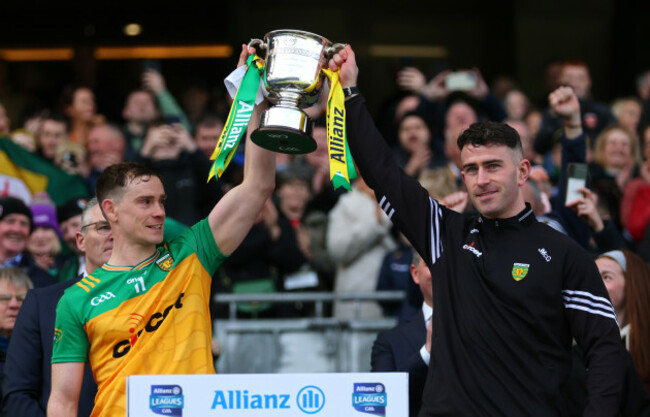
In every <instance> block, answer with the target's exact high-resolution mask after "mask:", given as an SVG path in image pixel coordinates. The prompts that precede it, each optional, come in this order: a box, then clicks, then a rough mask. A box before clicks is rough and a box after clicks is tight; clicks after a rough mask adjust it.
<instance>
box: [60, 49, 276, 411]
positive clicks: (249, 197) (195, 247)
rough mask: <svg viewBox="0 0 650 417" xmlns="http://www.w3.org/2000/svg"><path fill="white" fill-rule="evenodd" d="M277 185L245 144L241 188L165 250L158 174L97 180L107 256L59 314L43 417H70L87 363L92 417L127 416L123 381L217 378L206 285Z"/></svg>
mask: <svg viewBox="0 0 650 417" xmlns="http://www.w3.org/2000/svg"><path fill="white" fill-rule="evenodd" d="M247 55H248V50H247V49H245V48H243V50H242V56H247ZM240 62H241V57H240ZM260 110H261V109H259V108H256V111H255V113H254V114H253V116H252V118H251V120H253V121H256V120H259V111H260ZM256 113H257V114H256ZM249 132H250V130H249ZM274 185H275V157H274V154H273V153H271V152H269V151H266V150H263V149H261V148H259V147H257V146H256V145H255V144H254V143H252V142H251V141H250V139H249V138H247V142H246V162H245V165H244V180H243V182H242V183H241V184H240V185H239V186H237V187H235V188H233V189H232V190H230V191H229V192H228V193H226V195H225V196H224V197H223V198H222V199H221V200H220V201H219V203H217V204H216V206H215V207H214V209H213V210H212V212H211V213H210V214H209V215H208V217H207V218H206V219H204V220H202V221H200V222H199V223H197V224H196V225H194V226H193V227H192V228H191V229H190V230H188V231H187V232H185V233H183V234H182V235H181V236H179V237H177V238H175V239H172V240H170V241H169V242H163V222H164V220H165V207H164V201H165V198H166V196H165V190H164V188H163V185H162V182H161V180H160V178H159V177H158V176H157V175H156V173H155V172H153V171H151V170H150V169H149V168H147V167H144V166H142V165H139V164H135V163H121V164H117V165H113V166H111V167H109V168H107V169H106V170H105V171H104V172H103V173H102V174H101V176H100V178H99V180H98V183H97V199H98V200H99V202H100V205H101V208H102V211H103V213H104V215H105V217H106V219H107V220H108V222H109V223H110V226H111V230H112V233H113V239H114V244H113V253H112V255H111V257H110V260H109V261H108V262H107V263H106V264H105V265H103V266H102V267H101V268H98V269H97V270H96V271H95V272H93V273H92V274H91V275H89V276H88V277H86V278H84V279H83V280H81V281H80V282H78V283H77V284H75V285H73V286H72V287H70V288H69V289H68V290H66V292H65V294H64V296H63V297H62V298H61V301H60V302H59V304H58V306H57V319H56V329H55V342H54V349H53V355H52V363H53V365H52V394H51V397H50V401H49V403H48V416H53V417H59V416H74V415H76V410H77V401H78V396H79V386H80V383H81V379H82V375H83V368H84V362H89V364H90V366H91V368H92V370H93V374H94V377H95V380H96V382H97V385H98V393H97V397H96V399H95V409H94V410H93V413H92V416H99V415H101V416H102V417H104V416H120V417H123V416H125V415H126V392H125V391H126V376H128V375H133V374H194V373H197V374H198V373H214V364H213V362H212V353H211V330H212V328H211V322H210V314H209V301H210V299H209V298H210V277H211V276H212V274H213V273H214V272H215V271H216V269H217V268H218V266H219V265H220V263H221V262H223V260H224V259H225V258H226V257H227V256H228V255H230V254H231V253H232V252H233V251H234V250H235V249H236V248H237V246H239V244H240V243H241V241H242V240H243V239H244V237H245V236H246V234H247V233H248V231H249V229H250V228H251V226H252V225H253V223H254V222H255V220H256V219H257V217H258V214H259V212H260V211H261V209H262V207H263V205H264V202H265V201H266V200H267V198H268V197H270V195H271V193H272V192H273V188H274ZM161 242H162V243H161Z"/></svg>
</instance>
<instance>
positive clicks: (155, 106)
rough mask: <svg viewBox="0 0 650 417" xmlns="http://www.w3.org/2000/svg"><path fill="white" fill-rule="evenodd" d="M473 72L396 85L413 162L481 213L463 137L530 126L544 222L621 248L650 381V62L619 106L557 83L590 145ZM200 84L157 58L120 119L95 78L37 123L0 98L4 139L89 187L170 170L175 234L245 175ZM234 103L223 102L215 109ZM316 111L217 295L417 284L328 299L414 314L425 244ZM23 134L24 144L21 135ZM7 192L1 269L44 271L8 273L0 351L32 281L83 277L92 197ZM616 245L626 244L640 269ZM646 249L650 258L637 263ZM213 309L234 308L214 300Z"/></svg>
mask: <svg viewBox="0 0 650 417" xmlns="http://www.w3.org/2000/svg"><path fill="white" fill-rule="evenodd" d="M463 72H464V75H465V79H469V80H470V81H471V82H470V83H469V84H468V83H464V84H463V83H461V84H458V85H454V83H451V82H450V79H452V78H453V77H454V76H455V75H458V72H456V73H452V72H450V71H444V72H441V73H439V74H437V75H435V76H434V77H432V78H431V80H427V77H426V75H425V74H424V73H423V72H421V71H420V70H418V69H416V68H412V67H411V68H405V69H403V70H401V71H400V72H399V73H398V76H397V78H396V87H397V88H399V89H400V90H401V91H402V94H401V95H399V98H398V99H397V100H396V101H394V102H392V103H389V104H388V105H387V106H385V108H387V109H391V110H390V111H389V112H388V113H386V114H382V116H381V117H382V119H383V120H381V121H380V123H378V125H379V126H382V127H383V134H384V137H385V138H386V140H387V141H389V142H390V143H391V144H393V145H394V150H395V154H396V156H397V158H398V161H399V162H400V164H401V165H402V167H403V168H404V170H405V172H406V173H408V174H409V175H411V176H413V177H416V178H419V179H420V181H421V183H422V184H423V185H424V186H425V188H426V189H427V190H429V192H430V194H431V195H432V196H433V197H434V198H436V199H438V200H439V201H441V202H442V203H443V204H447V205H450V206H454V207H455V208H457V209H458V211H461V212H472V211H473V210H474V209H473V208H472V207H471V205H468V204H467V203H468V199H467V195H466V193H465V192H464V189H463V185H462V178H461V170H460V168H461V167H460V153H459V151H458V147H457V146H456V139H457V137H458V135H459V133H460V132H462V131H463V130H464V129H465V128H467V127H468V126H469V125H470V124H472V123H474V122H476V121H479V120H481V121H482V120H493V121H498V122H505V123H508V124H509V125H511V126H512V127H513V128H515V129H516V130H517V131H518V132H519V134H520V136H521V140H522V144H523V148H524V154H525V156H526V157H527V158H528V159H529V160H530V161H531V163H532V164H533V166H534V167H533V170H532V173H531V177H530V179H529V181H528V182H527V184H526V190H525V192H526V193H527V194H526V195H527V196H528V197H527V199H528V200H529V201H528V202H529V203H530V204H531V206H532V207H533V210H534V213H535V215H536V216H537V217H538V219H540V221H544V222H546V223H547V224H549V225H550V226H552V227H554V228H556V229H558V230H560V231H561V232H562V233H566V234H569V235H570V236H571V237H574V238H575V239H576V240H577V241H578V242H579V243H580V244H581V245H582V246H583V247H584V248H585V249H586V250H588V251H590V252H591V253H592V254H593V255H594V258H596V256H598V255H601V254H603V253H605V252H607V253H610V255H607V254H605V255H602V256H601V257H600V258H599V259H600V260H601V261H599V262H600V263H599V264H598V265H599V267H600V266H601V263H603V264H608V266H609V267H615V266H616V265H613V264H612V262H611V261H612V260H614V261H617V262H618V263H617V264H618V265H619V267H621V268H619V269H622V271H620V272H621V273H620V274H619V275H620V277H618V278H616V279H619V280H620V282H619V284H618V285H619V287H616V288H618V289H612V288H614V287H615V286H614V285H610V284H609V282H611V281H613V280H614V278H612V277H611V276H610V275H611V274H610V275H607V274H606V273H605V272H602V274H603V279H604V280H605V283H606V284H607V287H608V290H610V297H611V298H612V301H613V302H614V306H615V307H616V312H617V315H618V321H619V324H620V325H621V328H622V329H621V330H622V334H623V335H624V337H625V338H626V344H627V346H628V348H629V350H630V353H631V354H632V359H633V360H634V365H635V367H636V370H637V372H638V373H639V375H640V376H641V377H642V378H643V382H644V384H645V387H646V389H649V388H650V386H649V384H650V379H649V378H650V359H649V358H648V355H647V352H648V351H650V350H649V349H650V348H648V343H650V324H649V323H650V315H649V314H648V313H649V312H650V290H649V288H650V273H649V272H648V268H647V262H649V261H650V71H648V72H645V73H642V74H641V75H640V76H639V77H638V79H637V87H638V92H637V96H635V97H620V98H617V99H616V100H614V101H613V102H612V103H611V105H609V104H606V103H603V102H599V101H596V100H595V99H594V97H592V95H591V78H590V74H589V68H588V66H587V65H586V64H585V63H583V62H580V61H567V62H565V63H564V64H563V65H562V67H561V70H560V71H559V73H558V75H557V77H556V78H554V79H553V80H552V81H551V84H550V85H549V88H551V89H550V90H549V92H550V91H552V90H553V89H554V88H555V87H558V86H561V85H566V86H570V87H571V88H572V89H573V91H574V92H575V94H576V95H577V97H578V98H579V101H580V109H581V121H580V124H581V125H582V127H583V128H584V131H585V132H586V134H587V137H588V145H587V146H586V147H585V148H582V150H580V149H578V150H577V151H571V150H569V149H565V146H563V143H562V141H560V140H559V138H560V136H561V135H560V131H561V128H562V123H561V118H560V117H558V115H557V114H555V113H554V112H553V110H552V109H551V107H550V106H548V105H547V104H544V105H543V106H540V107H536V106H535V105H534V104H533V103H534V102H535V100H534V99H533V98H531V97H529V96H527V94H526V92H525V91H523V90H522V89H521V88H519V87H518V86H517V83H516V81H515V80H511V82H510V83H509V85H510V88H508V89H506V90H503V89H498V91H497V90H494V89H491V88H490V87H489V86H488V83H487V82H486V80H484V78H483V76H482V75H481V72H480V71H479V70H478V69H476V68H474V69H470V70H466V71H463ZM472 80H473V81H472ZM201 93H202V94H198V93H197V94H194V95H193V96H196V97H197V98H196V100H184V101H183V104H182V105H181V104H179V102H178V101H177V100H176V98H175V97H174V96H173V95H172V94H171V92H170V91H169V90H168V89H167V87H166V83H165V79H164V77H163V75H162V74H161V73H160V72H158V71H157V70H155V69H148V70H146V71H145V72H144V73H143V74H142V80H141V85H139V86H138V87H137V88H135V89H134V90H133V91H130V92H129V93H128V94H127V95H126V96H125V99H124V107H123V109H122V112H121V114H122V117H123V120H121V121H118V120H107V119H106V118H105V117H104V116H102V114H101V110H102V109H98V108H97V107H96V105H95V96H94V92H93V90H92V89H91V88H88V87H86V86H74V87H66V88H65V89H63V91H62V92H61V100H60V103H59V106H58V107H55V106H52V108H48V109H40V110H39V111H37V112H35V113H34V114H31V115H28V117H25V119H24V120H20V121H13V120H9V119H8V118H7V117H6V112H5V108H4V107H3V106H2V105H1V104H0V135H1V136H4V137H6V138H5V139H0V141H3V143H5V146H10V147H15V148H16V149H18V147H20V148H19V149H20V150H19V152H23V153H25V154H30V155H34V156H36V157H37V158H36V159H34V161H37V163H38V164H45V165H50V166H56V167H58V168H59V169H60V170H61V171H62V172H65V173H66V175H72V176H76V177H79V178H82V179H83V182H84V184H85V187H86V191H87V193H86V194H87V195H86V196H85V197H87V198H90V197H92V196H93V194H94V188H95V184H96V181H97V178H98V176H99V174H100V173H101V172H102V171H103V170H104V169H105V168H106V167H108V166H110V165H112V164H114V163H117V162H120V161H137V162H141V163H143V164H146V165H149V166H151V167H153V168H154V169H156V170H157V171H158V172H160V173H161V177H162V179H163V182H164V186H165V190H166V192H167V194H168V197H169V198H168V199H167V204H166V212H167V215H168V217H169V219H168V222H167V223H166V226H165V227H166V232H167V233H166V234H167V235H169V234H174V233H177V231H178V230H182V229H183V228H185V227H187V226H191V225H192V224H194V223H195V222H196V221H198V220H199V219H201V218H204V217H205V216H206V215H207V214H208V212H209V210H210V209H211V208H212V207H213V206H214V205H215V203H216V201H218V200H219V198H220V197H221V196H222V195H223V193H224V192H226V191H227V190H229V189H230V188H232V187H233V186H234V185H236V184H237V183H238V182H239V181H241V178H242V170H243V167H242V163H243V157H242V155H241V154H242V152H245V150H244V149H240V150H239V151H238V155H236V156H235V157H234V158H233V162H232V164H231V166H230V167H229V168H228V170H227V171H226V174H225V175H224V176H223V177H222V178H221V179H219V180H218V181H216V180H212V181H210V182H206V179H207V177H208V171H209V169H210V166H211V162H210V160H209V157H210V155H211V153H212V151H213V149H214V147H215V145H216V143H217V140H218V137H219V135H220V132H221V129H222V128H223V124H224V122H223V120H224V116H225V115H224V114H219V113H215V112H211V111H208V110H207V106H206V103H207V102H208V101H209V100H208V99H209V97H206V94H208V93H206V91H201ZM1 101H2V98H1V97H0V102H1ZM227 107H228V106H227V105H224V104H223V103H222V104H221V105H219V106H212V107H211V108H221V109H223V108H227ZM113 113H114V112H113ZM310 115H311V116H312V118H313V119H315V120H316V126H315V128H314V135H313V136H314V139H315V140H316V141H317V143H318V149H317V150H316V151H315V152H313V153H311V154H307V155H304V156H287V155H278V171H277V179H278V181H277V188H276V192H275V194H274V196H273V198H272V199H270V200H269V201H268V202H267V204H266V206H265V208H264V210H263V211H262V213H261V214H260V216H259V219H258V222H257V224H256V225H255V226H254V227H253V228H252V230H251V232H250V233H249V235H248V236H247V238H246V239H245V240H244V242H243V243H242V245H241V246H240V247H239V248H238V249H237V250H236V251H235V252H234V253H233V254H232V256H231V257H230V258H229V259H228V260H227V261H226V262H224V264H223V266H222V268H221V269H220V270H219V271H218V272H217V274H216V275H215V276H214V279H213V291H214V292H234V293H246V292H249V293H250V292H290V291H334V292H337V293H344V292H372V291H374V290H376V289H379V290H395V289H397V290H405V291H406V294H407V297H406V299H405V300H404V302H403V304H402V305H396V304H394V303H392V304H378V303H375V302H365V303H362V305H361V307H360V309H356V308H352V306H351V305H347V304H346V303H344V302H337V303H335V305H334V306H333V307H332V309H331V312H330V311H329V310H328V313H330V314H332V315H333V316H335V317H338V318H352V317H362V318H379V317H382V316H384V315H387V316H396V317H399V318H400V320H401V319H405V318H407V317H406V316H408V315H409V314H413V312H415V311H418V309H419V308H420V305H421V303H422V296H421V294H420V291H419V289H418V288H417V287H416V286H414V284H413V283H412V281H411V280H410V278H409V266H410V264H411V249H410V245H409V243H408V241H406V240H405V239H404V238H403V237H402V236H400V235H399V234H398V233H396V232H395V230H394V228H393V227H392V225H391V223H390V221H389V219H388V217H387V216H386V215H385V213H384V212H383V211H382V210H381V209H380V208H379V206H378V205H377V204H376V203H375V198H374V196H373V191H372V190H371V189H370V188H368V187H367V186H366V185H365V183H364V181H363V178H358V179H357V180H355V182H354V183H353V185H352V190H351V191H350V192H344V191H343V190H342V189H338V190H334V189H333V187H332V185H331V183H330V182H329V165H328V157H327V144H326V129H325V128H324V123H323V122H322V121H323V120H324V111H323V107H322V106H319V107H317V108H316V110H313V109H312V111H311V112H310ZM9 140H11V141H12V142H11V144H9V143H6V142H8V141H9ZM571 152H573V153H571ZM567 162H578V163H585V164H588V171H589V176H590V180H589V181H588V182H587V187H586V188H582V189H581V193H582V196H583V197H582V198H580V199H578V200H576V201H573V202H569V204H568V206H567V205H566V204H565V201H564V195H563V192H564V191H563V190H564V189H565V188H566V184H565V181H566V174H565V168H566V163H567ZM21 168H26V169H29V167H21ZM7 176H11V175H10V174H9V173H8V171H2V172H1V173H0V178H6V177H7ZM3 181H5V180H3ZM60 192H61V193H63V194H65V190H63V191H60ZM0 194H2V197H0V268H18V270H19V271H24V272H25V273H26V274H27V276H28V277H29V280H23V279H22V278H21V281H20V282H19V281H16V279H17V278H16V279H14V278H11V279H4V275H2V279H0V287H2V286H8V289H6V290H3V291H0V324H2V329H1V330H2V333H1V334H0V338H2V340H0V342H1V343H0V351H5V350H6V344H7V343H6V342H5V341H4V340H5V339H8V338H9V336H10V334H11V326H10V325H8V324H7V325H5V323H9V322H10V321H11V317H12V316H9V317H8V316H7V315H8V314H13V313H9V312H11V311H13V308H14V307H16V306H17V307H19V306H20V303H21V302H22V300H23V299H24V291H23V290H26V289H27V288H31V287H32V285H33V286H34V287H44V286H47V285H51V284H54V283H56V282H62V281H67V280H72V279H75V278H76V277H77V276H78V275H79V273H80V272H81V271H83V270H84V265H83V264H81V263H82V262H83V256H81V254H80V252H79V250H78V248H77V246H76V239H75V236H76V233H77V232H79V229H80V227H81V222H80V221H79V216H80V214H81V210H82V209H83V205H84V202H83V200H82V199H80V198H79V196H77V195H71V196H69V198H66V195H56V196H52V195H48V194H47V193H38V194H36V195H32V196H29V198H25V196H24V195H15V196H10V195H8V194H10V193H8V192H6V191H3V190H2V188H0ZM14 197H18V198H14ZM21 198H22V199H21ZM54 201H58V202H60V203H59V204H55V203H54ZM611 251H618V252H617V253H620V254H625V257H624V258H623V259H625V258H627V266H628V268H629V269H626V265H625V262H624V263H623V265H620V262H619V261H620V257H618V258H617V257H616V256H614V257H612V256H611V253H612V252H611ZM603 257H604V258H603ZM632 258H634V261H632V260H630V259H632ZM602 259H605V260H604V261H602ZM637 261H638V263H640V265H641V266H639V267H638V268H637V267H634V269H632V268H631V265H633V262H637ZM609 264H612V265H609ZM610 269H612V268H610ZM7 270H9V269H7ZM632 270H633V271H634V273H633V278H632V275H631V273H630V271H632ZM433 280H434V282H435V277H433ZM32 283H33V284H32ZM2 288H4V287H2ZM2 288H0V289H2ZM21 291H22V292H21ZM615 291H618V292H615ZM434 311H435V306H434ZM311 313H312V307H311V306H308V305H303V304H302V303H295V304H293V305H282V306H275V305H272V304H269V303H250V304H243V303H242V304H239V305H238V314H239V315H240V316H241V317H296V316H303V315H308V314H311ZM213 314H214V315H215V316H216V317H218V316H220V315H222V314H225V312H224V311H222V310H220V309H219V308H217V307H216V306H215V307H214V308H213Z"/></svg>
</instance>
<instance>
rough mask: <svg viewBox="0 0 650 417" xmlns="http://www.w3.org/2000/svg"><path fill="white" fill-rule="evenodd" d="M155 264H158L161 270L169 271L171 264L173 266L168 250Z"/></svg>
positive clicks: (172, 259)
mask: <svg viewBox="0 0 650 417" xmlns="http://www.w3.org/2000/svg"><path fill="white" fill-rule="evenodd" d="M156 265H158V268H160V269H162V270H163V271H165V272H169V271H171V269H172V266H174V258H173V257H172V255H171V254H170V253H169V252H167V253H166V254H164V255H163V256H161V257H160V259H158V260H157V261H156Z"/></svg>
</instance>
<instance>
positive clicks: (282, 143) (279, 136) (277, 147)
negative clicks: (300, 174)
mask: <svg viewBox="0 0 650 417" xmlns="http://www.w3.org/2000/svg"><path fill="white" fill-rule="evenodd" d="M251 140H252V141H253V142H254V143H255V144H256V145H258V146H261V147H262V148H264V149H268V150H270V151H274V152H279V153H288V154H294V155H297V154H304V153H310V152H313V151H315V150H316V142H315V141H314V139H312V138H311V136H309V135H308V134H306V133H304V132H301V131H299V130H295V129H291V128H287V127H280V126H269V127H260V128H259V129H257V130H256V131H255V132H253V133H252V134H251Z"/></svg>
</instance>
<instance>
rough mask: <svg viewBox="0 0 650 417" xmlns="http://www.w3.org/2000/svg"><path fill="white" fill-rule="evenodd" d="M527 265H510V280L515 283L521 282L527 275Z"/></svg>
mask: <svg viewBox="0 0 650 417" xmlns="http://www.w3.org/2000/svg"><path fill="white" fill-rule="evenodd" d="M529 267H530V265H529V264H520V263H517V262H515V263H514V264H512V278H513V279H514V280H515V281H521V280H522V279H524V278H525V277H526V275H527V274H528V268H529Z"/></svg>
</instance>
